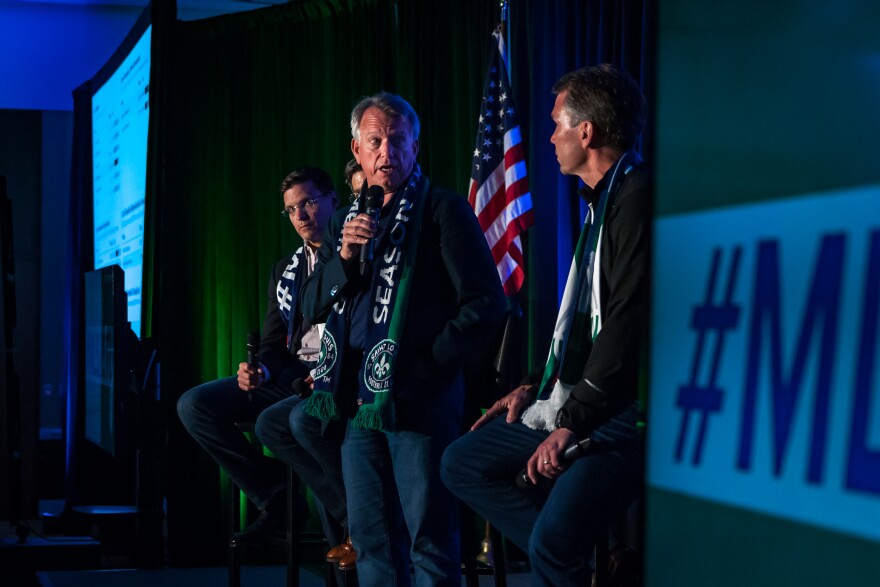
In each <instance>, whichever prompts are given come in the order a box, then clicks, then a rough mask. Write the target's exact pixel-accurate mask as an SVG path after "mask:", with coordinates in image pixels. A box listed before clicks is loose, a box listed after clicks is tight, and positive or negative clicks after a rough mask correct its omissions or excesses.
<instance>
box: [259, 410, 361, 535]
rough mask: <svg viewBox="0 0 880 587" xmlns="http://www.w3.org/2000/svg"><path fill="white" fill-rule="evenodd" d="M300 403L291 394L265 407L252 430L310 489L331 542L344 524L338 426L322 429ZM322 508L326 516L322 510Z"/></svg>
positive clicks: (345, 517) (340, 440)
mask: <svg viewBox="0 0 880 587" xmlns="http://www.w3.org/2000/svg"><path fill="white" fill-rule="evenodd" d="M302 404H303V402H302V400H300V398H299V397H298V396H293V397H289V398H287V399H284V400H281V401H280V402H278V403H276V404H274V405H272V406H270V407H268V408H266V409H265V410H263V412H262V413H261V414H260V416H259V417H258V418H257V423H256V427H255V430H256V433H257V438H259V439H260V442H262V443H263V444H264V445H265V446H266V448H268V449H269V450H271V451H272V454H274V455H275V457H276V458H277V459H279V460H281V461H282V462H283V463H285V464H287V465H288V466H289V467H290V468H292V469H293V470H294V472H295V473H296V474H297V476H298V477H299V478H300V479H301V480H302V481H303V482H305V484H306V485H308V487H309V489H311V490H312V493H313V494H314V496H315V498H316V501H317V502H319V503H318V511H319V513H320V514H321V517H322V525H323V526H324V533H325V535H326V537H327V541H328V543H329V544H330V545H331V546H335V545H337V544H339V543H341V542H342V541H343V540H344V537H343V532H342V528H343V527H345V526H347V525H348V519H347V516H346V510H345V487H344V486H343V484H342V457H341V452H340V448H341V444H342V434H341V428H340V430H339V433H335V432H336V430H333V429H332V428H330V429H326V430H325V426H324V423H323V422H322V421H321V420H319V419H318V418H315V417H313V416H310V415H308V414H307V413H305V411H304V410H303V409H302ZM331 425H332V423H331ZM337 426H340V427H341V424H337ZM321 506H323V507H321ZM325 508H326V510H327V513H329V515H330V518H331V519H329V520H328V519H326V516H325V515H324V512H323V511H322V510H324V509H325Z"/></svg>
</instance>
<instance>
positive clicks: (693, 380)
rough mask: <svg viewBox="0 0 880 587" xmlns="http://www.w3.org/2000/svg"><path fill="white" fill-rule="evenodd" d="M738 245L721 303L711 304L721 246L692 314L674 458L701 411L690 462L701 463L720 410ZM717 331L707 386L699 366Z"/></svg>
mask: <svg viewBox="0 0 880 587" xmlns="http://www.w3.org/2000/svg"><path fill="white" fill-rule="evenodd" d="M741 252H742V249H741V247H735V248H734V249H733V259H731V261H730V268H729V269H730V270H729V271H728V274H727V288H726V291H725V292H724V300H723V301H722V302H721V303H720V304H717V305H716V304H714V302H713V299H714V298H715V286H716V283H717V282H718V273H719V270H720V265H721V248H716V249H715V250H714V252H713V254H712V265H711V269H710V271H709V281H708V282H707V284H706V298H705V301H704V302H703V305H697V306H695V307H694V309H693V314H692V316H691V328H692V329H693V330H696V331H697V342H696V347H695V349H694V354H693V357H692V358H693V362H692V363H691V375H690V382H689V383H686V384H684V385H681V386H680V387H679V388H678V398H677V400H676V405H677V407H678V408H680V409H682V410H683V412H684V413H683V414H682V418H681V427H680V428H679V431H678V441H677V443H676V448H675V460H676V461H681V460H682V458H683V453H684V449H685V440H686V438H687V433H688V428H689V426H688V425H689V423H690V416H691V413H692V412H694V411H698V412H701V413H702V418H701V420H700V423H699V431H698V433H697V439H696V443H695V444H694V447H693V454H692V457H691V459H692V463H693V464H694V465H698V464H700V462H701V460H702V455H703V442H704V441H705V439H706V430H707V428H708V426H709V415H710V413H711V412H718V411H720V410H721V400H722V397H723V393H724V392H723V390H722V389H721V388H720V387H718V386H717V383H716V380H717V378H718V368H719V365H720V362H721V352H722V350H723V348H724V336H725V334H726V333H727V331H729V330H732V329H734V328H736V327H737V323H738V321H739V311H740V308H739V307H738V306H735V305H733V303H732V298H733V290H734V287H735V285H736V277H737V272H738V269H739V258H740V253H741ZM713 330H714V331H716V335H715V346H714V349H712V350H713V351H714V352H713V353H712V356H711V358H710V363H709V374H708V380H707V382H706V385H704V386H701V385H700V384H699V380H700V377H699V375H700V372H699V371H700V365H701V364H702V362H703V348H704V347H703V345H704V343H706V342H707V338H708V337H709V335H710V333H711V332H712V331H713Z"/></svg>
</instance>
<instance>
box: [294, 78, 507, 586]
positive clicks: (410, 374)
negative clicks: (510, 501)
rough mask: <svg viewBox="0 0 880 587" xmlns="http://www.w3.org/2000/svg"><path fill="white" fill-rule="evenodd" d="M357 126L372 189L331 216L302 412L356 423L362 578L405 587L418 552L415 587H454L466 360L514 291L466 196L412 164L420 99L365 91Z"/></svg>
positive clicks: (314, 286) (360, 156)
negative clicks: (320, 324)
mask: <svg viewBox="0 0 880 587" xmlns="http://www.w3.org/2000/svg"><path fill="white" fill-rule="evenodd" d="M351 127H352V137H353V138H352V141H351V150H352V154H353V155H354V157H355V159H356V160H357V161H358V163H360V165H361V167H362V168H363V171H364V175H365V176H366V183H367V185H368V186H369V187H368V189H367V191H366V195H361V196H360V198H359V199H358V201H357V202H356V203H355V204H354V205H353V206H352V208H351V209H350V210H348V211H347V212H344V211H343V212H341V213H338V214H337V215H336V216H334V217H333V219H332V220H331V222H330V230H329V233H328V235H329V236H328V239H326V240H325V241H324V244H323V245H322V247H321V249H320V251H319V253H318V256H319V261H320V265H319V266H318V267H317V268H316V269H315V272H314V273H313V274H312V275H311V277H310V278H309V279H308V280H307V281H306V283H305V284H304V286H303V290H302V293H301V300H302V304H301V305H302V308H303V313H304V314H305V316H306V317H307V318H309V319H311V320H323V319H324V318H326V320H327V327H326V329H325V331H324V336H323V339H322V342H321V360H320V361H319V364H318V366H317V368H316V369H315V392H314V394H313V395H312V396H311V398H309V402H308V403H307V404H306V405H305V407H304V409H305V410H306V411H308V412H309V413H311V414H313V415H316V416H319V417H322V418H325V419H328V420H329V419H334V418H347V419H349V421H348V430H347V432H346V436H345V440H344V441H343V445H342V469H343V478H344V480H345V487H346V495H347V497H348V520H349V530H350V533H351V540H352V544H353V546H354V549H355V550H356V551H357V553H358V560H357V568H358V579H359V581H360V584H361V585H363V586H376V587H389V586H401V587H403V586H408V585H409V584H410V560H411V561H412V564H413V567H414V568H415V580H416V584H417V585H423V586H428V585H431V586H449V587H452V586H454V587H459V586H460V585H461V577H460V575H461V556H460V549H459V542H458V517H459V510H458V504H457V502H456V500H455V498H454V497H452V495H451V494H450V493H449V492H448V490H447V489H446V488H445V487H444V485H443V483H442V482H441V481H440V475H439V463H440V457H441V455H442V454H443V450H444V449H445V448H446V446H447V445H449V443H450V442H452V441H453V440H454V439H455V438H457V437H458V435H459V433H460V430H461V419H462V411H463V399H464V386H463V378H462V367H463V366H464V365H465V363H467V362H468V360H469V359H472V358H475V357H479V356H481V354H482V353H481V351H482V349H483V347H484V346H485V344H486V343H487V341H490V340H491V339H492V334H493V333H494V331H495V329H496V328H497V327H498V326H499V325H500V323H501V321H502V319H503V317H504V314H505V311H506V300H505V298H504V293H503V291H502V289H501V284H500V282H499V279H498V273H497V272H496V271H495V265H494V262H493V260H492V256H491V254H490V252H489V247H488V245H487V243H486V239H485V237H484V236H483V233H482V231H481V230H480V227H479V224H478V223H477V219H476V217H475V216H474V213H473V211H472V210H471V209H470V207H469V205H468V203H467V200H466V199H465V198H464V197H462V196H459V195H457V194H454V193H452V192H450V191H447V190H444V189H442V188H439V187H437V186H435V185H432V184H431V183H430V182H429V180H428V178H427V177H426V176H425V175H424V174H423V173H422V172H421V170H420V169H419V166H418V164H417V163H416V156H417V155H418V151H419V119H418V116H417V115H416V113H415V110H413V108H412V106H410V104H409V103H408V102H407V101H406V100H404V99H403V98H401V97H400V96H397V95H395V94H389V93H380V94H376V95H374V96H370V97H369V98H365V99H364V100H362V101H361V102H360V103H358V104H357V105H356V106H355V107H354V110H353V112H352V118H351ZM372 198H376V199H378V202H377V203H375V204H371V203H370V200H371V199H372ZM364 200H367V201H366V202H365V201H364ZM371 206H376V208H377V209H378V213H377V214H367V213H366V212H367V211H370V208H371ZM362 250H366V251H370V250H371V251H372V260H367V261H361V251H362ZM366 257H367V258H369V255H366Z"/></svg>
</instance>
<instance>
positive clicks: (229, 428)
mask: <svg viewBox="0 0 880 587" xmlns="http://www.w3.org/2000/svg"><path fill="white" fill-rule="evenodd" d="M248 396H250V397H248ZM287 397H290V392H289V391H283V390H281V389H277V388H275V387H273V386H271V385H264V386H262V387H260V388H258V389H256V390H254V391H253V392H252V393H250V394H248V393H246V392H244V391H242V390H241V389H240V388H239V387H238V379H237V378H236V377H235V376H232V377H225V378H223V379H217V380H215V381H209V382H208V383H203V384H202V385H199V386H197V387H194V388H192V389H190V390H189V391H187V392H186V393H184V394H183V395H182V396H180V399H179V400H178V401H177V414H178V416H180V421H181V422H182V423H183V426H184V427H185V428H186V430H187V431H188V432H189V433H190V435H192V437H193V438H195V440H196V441H197V442H198V443H199V444H200V445H201V446H202V448H203V449H205V451H206V452H207V453H208V454H209V455H210V456H211V458H213V459H214V461H215V462H216V463H217V464H218V465H220V467H221V468H222V469H223V470H224V471H226V472H227V473H228V474H229V476H230V477H232V480H233V481H235V484H236V485H238V486H239V487H240V488H241V490H242V491H244V493H245V495H247V496H248V499H250V500H251V501H252V502H253V503H254V504H255V505H256V506H257V507H258V508H260V509H264V508H265V507H266V505H267V504H268V503H269V500H270V499H272V496H273V495H275V493H276V492H277V491H280V490H282V489H283V488H284V486H285V483H286V478H287V477H286V473H285V469H286V467H285V466H284V465H283V464H282V463H281V462H279V461H278V460H277V459H273V458H269V457H266V456H264V455H263V453H262V452H261V451H259V450H257V448H255V447H254V446H253V445H252V444H251V443H250V442H249V441H248V440H247V438H245V436H244V434H242V432H241V430H239V429H238V428H237V427H236V426H235V424H236V422H253V421H255V420H256V419H257V416H258V415H259V414H260V412H262V411H263V410H265V409H266V408H268V407H269V406H270V405H272V404H274V403H275V402H277V401H279V400H282V399H284V398H287Z"/></svg>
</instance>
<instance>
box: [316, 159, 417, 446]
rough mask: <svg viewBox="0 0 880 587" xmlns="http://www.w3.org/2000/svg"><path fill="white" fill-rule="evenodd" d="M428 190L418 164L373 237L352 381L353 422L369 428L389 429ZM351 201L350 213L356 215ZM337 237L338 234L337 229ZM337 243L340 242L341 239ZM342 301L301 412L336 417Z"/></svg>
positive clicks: (343, 335) (344, 334)
mask: <svg viewBox="0 0 880 587" xmlns="http://www.w3.org/2000/svg"><path fill="white" fill-rule="evenodd" d="M427 193H428V178H427V177H422V175H421V173H420V172H419V169H418V166H417V167H416V170H415V171H414V172H413V175H412V176H411V177H410V180H409V182H408V183H407V185H406V187H405V188H404V190H403V193H402V194H399V195H398V196H397V197H396V198H395V200H394V202H393V203H392V204H391V205H392V206H393V208H392V210H391V225H390V226H391V228H390V230H388V232H387V234H386V235H385V236H383V237H382V238H381V239H380V241H379V242H376V243H375V245H376V251H375V255H374V259H375V263H374V264H373V267H372V280H371V283H370V288H369V291H368V293H367V300H369V312H370V316H369V319H368V320H367V332H366V336H365V340H364V356H363V359H362V363H361V371H362V372H363V377H362V378H361V380H360V381H359V382H358V404H359V406H358V410H357V413H356V414H355V417H354V420H353V425H354V426H356V427H358V428H366V429H375V430H383V431H388V430H393V429H394V419H395V414H394V392H395V387H394V376H395V373H396V371H397V357H398V354H399V344H400V336H401V334H402V333H403V325H404V321H405V320H406V310H407V306H408V302H409V294H410V289H411V285H412V279H413V270H414V269H415V262H416V252H417V250H418V242H419V232H420V228H421V221H422V210H423V208H424V203H425V199H426V198H427ZM355 206H357V202H355V204H353V206H352V211H351V212H349V216H350V217H351V216H352V215H353V214H354V215H356V214H357V212H356V210H357V209H356V208H355ZM339 238H340V239H341V231H340V235H339ZM337 246H338V247H341V240H340V241H339V244H338V245H337ZM345 303H346V302H345V301H344V300H343V301H341V302H338V303H337V305H336V306H334V310H333V311H332V312H331V313H330V317H329V318H328V319H327V325H326V327H325V328H324V335H323V336H322V338H321V352H320V354H319V355H318V366H317V367H316V368H315V372H314V373H315V374H314V378H315V389H314V393H313V394H312V395H311V396H310V397H309V399H308V400H307V401H306V404H305V405H304V409H305V411H306V412H307V413H309V414H311V415H312V416H315V417H317V418H321V419H323V420H328V419H334V420H335V419H338V418H339V414H340V410H339V406H338V398H339V396H340V394H341V392H342V391H343V390H341V389H339V387H340V386H339V385H338V382H339V381H340V380H341V375H342V373H341V369H342V365H343V360H342V359H343V356H342V355H343V352H344V349H345V346H346V341H347V339H348V329H349V326H350V324H349V320H350V318H349V316H348V312H346V311H345Z"/></svg>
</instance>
